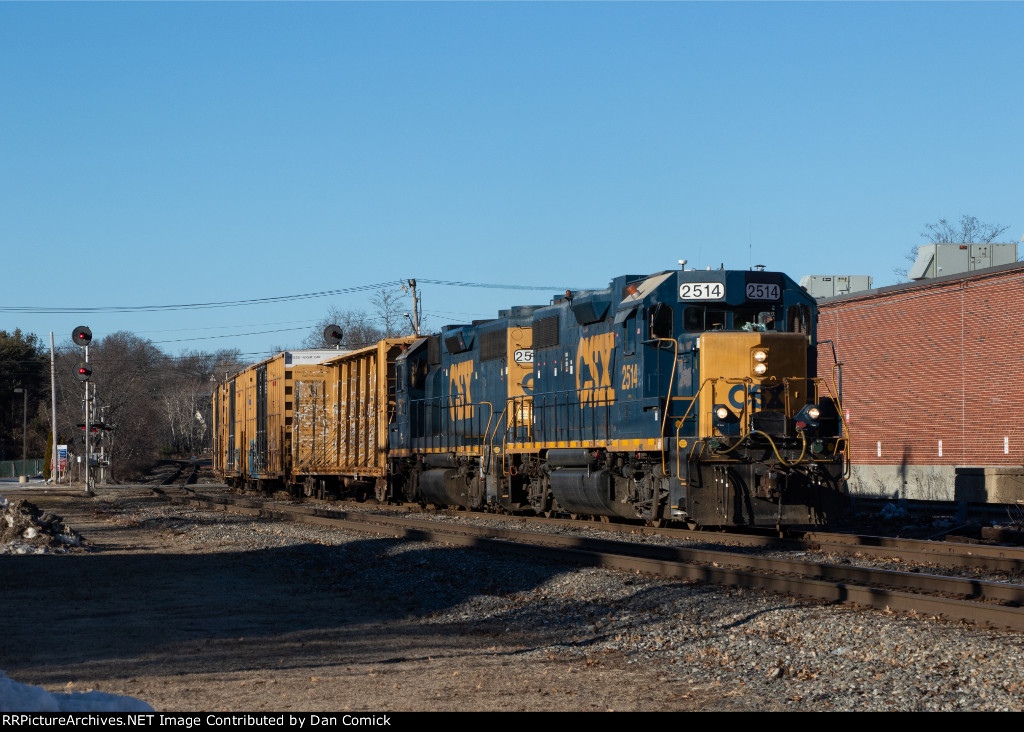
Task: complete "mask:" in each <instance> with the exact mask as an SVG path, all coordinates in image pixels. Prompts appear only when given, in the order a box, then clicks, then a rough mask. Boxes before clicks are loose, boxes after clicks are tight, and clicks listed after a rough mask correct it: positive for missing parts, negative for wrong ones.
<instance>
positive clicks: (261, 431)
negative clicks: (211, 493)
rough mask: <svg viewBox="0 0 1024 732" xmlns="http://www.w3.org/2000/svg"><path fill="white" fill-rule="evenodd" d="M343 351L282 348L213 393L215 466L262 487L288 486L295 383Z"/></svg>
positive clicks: (234, 480)
mask: <svg viewBox="0 0 1024 732" xmlns="http://www.w3.org/2000/svg"><path fill="white" fill-rule="evenodd" d="M339 353H340V352H339V351H337V350H328V349H311V350H304V351H283V352H281V353H278V354H277V355H275V356H272V357H271V358H268V359H266V360H264V361H261V362H259V363H257V364H253V365H252V366H249V367H247V368H245V369H243V370H242V371H240V372H239V373H238V374H236V375H235V376H233V377H231V378H229V379H228V380H227V381H225V383H224V384H222V385H221V386H220V387H218V389H217V390H216V391H215V395H214V399H215V403H214V412H215V414H217V425H216V428H215V434H216V436H217V437H216V444H215V445H214V454H215V458H214V461H215V462H214V467H215V469H216V470H217V471H219V472H220V474H221V475H223V476H224V479H225V481H226V482H228V483H229V484H232V485H236V486H238V487H241V486H243V485H246V486H248V487H250V488H255V489H259V490H270V489H278V488H286V489H290V487H291V486H292V484H294V483H296V482H297V481H296V479H295V476H294V471H293V466H292V439H293V434H292V429H293V405H294V399H293V391H294V387H293V381H294V379H295V378H296V376H298V378H300V379H302V378H305V374H306V373H307V372H310V373H314V374H316V373H319V372H320V371H322V370H323V366H322V364H323V363H324V362H326V361H329V360H331V359H333V358H336V357H337V356H338V354H339Z"/></svg>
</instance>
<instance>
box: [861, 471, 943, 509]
mask: <svg viewBox="0 0 1024 732" xmlns="http://www.w3.org/2000/svg"><path fill="white" fill-rule="evenodd" d="M955 479H956V474H955V472H954V467H953V466H952V465H854V466H853V470H852V471H851V475H850V482H849V485H850V493H851V494H853V495H857V496H870V497H872V498H889V499H891V500H894V501H895V500H900V499H908V500H911V501H952V500H954V495H955V489H954V484H955Z"/></svg>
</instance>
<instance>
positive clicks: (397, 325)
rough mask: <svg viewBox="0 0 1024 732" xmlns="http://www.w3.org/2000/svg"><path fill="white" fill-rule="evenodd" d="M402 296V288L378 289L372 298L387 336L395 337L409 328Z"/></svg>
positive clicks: (371, 300)
mask: <svg viewBox="0 0 1024 732" xmlns="http://www.w3.org/2000/svg"><path fill="white" fill-rule="evenodd" d="M402 297H403V296H402V292H401V290H378V291H377V294H375V295H374V296H373V297H371V298H370V302H371V303H372V304H373V307H374V308H375V309H376V311H377V316H378V317H379V318H380V322H381V330H382V331H383V332H384V337H385V338H394V337H395V336H397V335H401V334H402V333H404V332H405V331H406V330H407V327H406V325H407V323H406V321H405V315H404V312H405V310H404V309H403V306H402Z"/></svg>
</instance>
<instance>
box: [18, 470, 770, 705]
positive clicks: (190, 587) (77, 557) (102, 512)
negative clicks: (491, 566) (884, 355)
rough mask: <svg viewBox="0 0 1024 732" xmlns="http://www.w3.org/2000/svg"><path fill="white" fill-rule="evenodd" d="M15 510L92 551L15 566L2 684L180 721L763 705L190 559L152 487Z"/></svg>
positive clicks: (363, 589) (49, 500)
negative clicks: (52, 520)
mask: <svg viewBox="0 0 1024 732" xmlns="http://www.w3.org/2000/svg"><path fill="white" fill-rule="evenodd" d="M4 495H5V496H6V497H7V498H9V499H16V498H25V499H27V500H29V501H31V502H33V503H34V504H36V505H37V506H39V508H40V509H42V510H50V511H52V512H53V513H56V514H59V515H60V516H62V517H63V518H64V522H65V524H67V525H68V526H69V527H71V528H73V529H74V530H76V531H78V532H79V533H80V534H81V535H82V536H83V537H84V539H85V541H86V542H87V545H88V547H89V549H88V550H83V549H75V548H72V549H71V550H70V553H68V554H42V555H28V556H0V577H2V584H3V592H2V594H0V617H3V618H5V620H6V622H5V628H4V633H3V634H2V635H0V669H2V670H4V671H6V672H7V673H8V675H9V676H10V677H11V678H12V679H14V680H16V681H19V682H21V683H28V684H35V685H39V686H43V687H45V688H46V689H48V690H50V691H53V692H57V691H65V692H67V691H88V690H93V689H95V690H98V691H104V692H109V693H114V694H122V695H128V696H132V697H135V698H138V699H142V700H144V701H146V702H148V703H149V704H151V705H152V706H153V707H154V708H155V709H156V710H158V711H173V712H185V711H207V712H217V711H306V712H342V711H379V712H398V711H417V710H421V711H422V710H430V711H452V710H459V711H488V710H494V711H497V710H506V711H511V710H517V711H526V710H537V711H541V710H543V711H556V710H562V711H574V710H583V711H598V710H618V711H630V710H696V709H704V710H707V709H718V710H726V709H737V710H738V709H750V708H751V707H750V706H749V704H750V702H749V701H746V700H744V698H743V696H742V692H741V691H739V690H728V689H724V688H722V687H720V686H716V685H715V684H708V685H706V686H703V687H694V686H692V685H690V684H689V683H688V682H684V681H681V680H678V677H675V676H674V675H672V674H668V673H665V670H664V669H660V668H657V667H640V665H638V664H626V663H625V661H624V659H623V658H621V657H618V656H615V655H604V656H602V657H598V658H587V659H585V660H584V661H581V660H580V658H579V657H572V658H569V657H563V658H559V657H558V656H557V655H556V654H548V655H547V656H543V657H539V658H538V657H537V655H536V654H529V653H528V652H529V651H532V650H534V649H536V648H538V647H543V646H544V645H545V644H546V643H548V642H549V641H551V640H553V639H552V638H551V637H550V635H552V634H554V633H557V632H558V631H557V630H550V631H545V630H537V631H536V632H526V633H524V632H515V631H513V632H506V629H502V628H487V627H486V626H484V627H480V626H479V625H474V624H468V625H467V624H457V623H451V624H440V625H439V624H437V623H436V622H435V623H425V622H424V619H425V618H426V617H427V616H428V615H430V614H431V613H434V614H436V612H437V608H436V607H434V608H430V607H428V606H426V605H424V603H421V602H418V600H417V598H414V597H409V598H397V599H396V598H395V597H393V596H388V597H379V596H375V591H374V588H375V583H374V581H373V578H372V577H366V576H356V577H353V578H352V579H351V580H350V581H348V582H347V583H346V584H343V585H342V586H337V585H335V586H331V587H329V588H328V587H325V586H324V585H323V584H322V583H320V582H317V581H315V578H313V580H314V581H311V575H310V574H309V572H296V571H294V566H293V564H291V563H289V562H288V561H285V559H286V557H285V554H284V553H282V550H280V549H273V548H270V549H267V548H262V549H261V548H258V547H257V548H251V545H250V543H249V541H248V540H247V539H246V536H245V535H244V532H243V533H242V534H240V535H239V538H238V539H237V541H236V540H235V539H225V538H223V535H221V538H219V539H217V540H216V541H210V542H205V543H204V542H202V541H199V542H190V543H188V544H185V543H183V542H181V541H179V540H178V537H180V536H181V527H180V526H178V525H176V524H175V523H174V522H173V521H168V520H158V519H155V518H146V515H147V514H146V512H145V511H144V510H143V511H141V512H140V511H139V510H138V506H139V505H142V504H140V503H139V501H140V500H141V501H143V503H145V502H148V501H152V502H153V503H154V504H158V503H160V502H159V499H157V498H152V499H149V498H144V497H145V496H148V490H146V489H144V488H130V487H117V488H107V489H101V490H100V494H99V496H98V497H96V498H86V497H84V496H83V495H82V493H81V492H80V491H79V490H73V491H68V490H63V491H48V492H44V491H43V490H41V489H33V490H31V491H24V492H23V493H19V492H17V491H4ZM128 500H131V501H134V502H135V503H133V504H132V505H133V510H132V512H126V511H125V510H124V506H123V505H122V504H123V502H125V501H128ZM209 516H210V519H209V520H210V521H211V522H215V521H220V520H222V519H221V517H223V516H224V514H209ZM282 530H283V531H287V530H289V529H282Z"/></svg>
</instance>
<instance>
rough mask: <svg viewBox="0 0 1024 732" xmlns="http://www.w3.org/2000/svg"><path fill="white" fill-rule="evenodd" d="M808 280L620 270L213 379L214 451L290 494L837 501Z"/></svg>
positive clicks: (677, 512)
mask: <svg viewBox="0 0 1024 732" xmlns="http://www.w3.org/2000/svg"><path fill="white" fill-rule="evenodd" d="M816 321H817V308H816V305H815V301H814V299H813V298H812V297H811V296H809V295H808V294H807V293H806V292H805V291H804V290H803V289H802V288H801V287H799V286H798V285H797V284H796V283H794V282H793V280H791V279H790V278H789V277H787V276H786V275H784V274H781V273H775V272H766V271H760V270H752V271H727V270H718V271H711V270H707V271H705V270H685V269H682V270H677V271H666V272H660V273H658V274H654V275H649V276H636V275H623V276H620V277H616V278H615V279H613V280H612V281H611V283H610V285H609V287H608V288H607V289H603V290H583V291H575V292H574V291H567V292H565V293H564V294H561V295H559V296H557V297H555V298H554V299H553V300H552V301H551V303H550V304H548V305H544V306H519V307H513V308H511V309H509V310H504V311H501V312H500V313H499V315H498V317H497V318H495V319H493V320H486V321H477V322H474V323H472V324H469V325H457V326H448V327H445V328H443V329H442V331H441V332H440V333H439V334H435V335H430V336H424V337H414V336H409V337H406V338H394V339H387V340H383V341H380V342H379V343H377V344H375V345H373V346H371V347H369V348H364V349H360V350H356V351H350V352H338V351H330V350H328V351H312V352H296V353H287V352H286V353H282V354H279V355H277V356H275V357H274V358H271V359H268V360H267V361H264V362H262V363H260V364H256V365H255V366H252V367H249V368H248V369H246V370H245V371H243V372H241V373H240V374H238V375H236V376H235V377H233V378H232V379H229V380H227V381H226V382H225V383H224V384H223V385H222V386H221V387H220V388H219V389H218V390H217V393H216V394H215V396H214V400H215V404H214V413H215V414H216V415H217V424H216V429H215V432H216V435H217V437H216V441H215V453H216V467H217V468H218V469H220V470H221V471H222V472H223V474H224V476H225V478H226V479H227V480H228V481H229V482H231V483H233V484H235V485H237V486H240V487H241V486H250V487H255V488H261V489H268V488H287V489H290V490H292V491H294V492H301V493H304V494H306V495H310V496H316V495H328V494H333V495H340V494H346V493H352V492H363V493H364V494H372V495H374V496H375V497H376V498H377V499H379V500H394V501H402V500H407V501H417V502H420V503H423V504H433V505H440V506H461V507H466V508H483V509H491V510H497V511H506V512H532V513H542V514H563V515H572V516H607V517H616V518H621V519H634V520H645V521H648V522H661V521H679V522H685V523H687V524H689V525H691V526H692V525H702V526H737V525H739V526H765V527H778V526H799V525H812V524H821V523H824V522H825V521H828V520H830V519H832V518H834V517H836V516H837V515H838V514H839V513H840V512H841V511H842V510H843V508H844V506H845V502H846V487H845V486H846V484H845V474H846V471H847V467H848V466H847V464H846V455H847V454H848V449H847V439H846V430H845V428H844V423H843V416H842V409H841V405H840V394H839V390H838V388H837V385H838V384H840V383H841V379H839V378H836V376H837V374H836V370H837V368H838V366H836V365H832V366H829V367H827V368H824V369H822V371H824V372H825V373H826V375H825V376H818V364H817V352H818V348H817V346H818V344H817V341H816V333H815V328H816Z"/></svg>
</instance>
